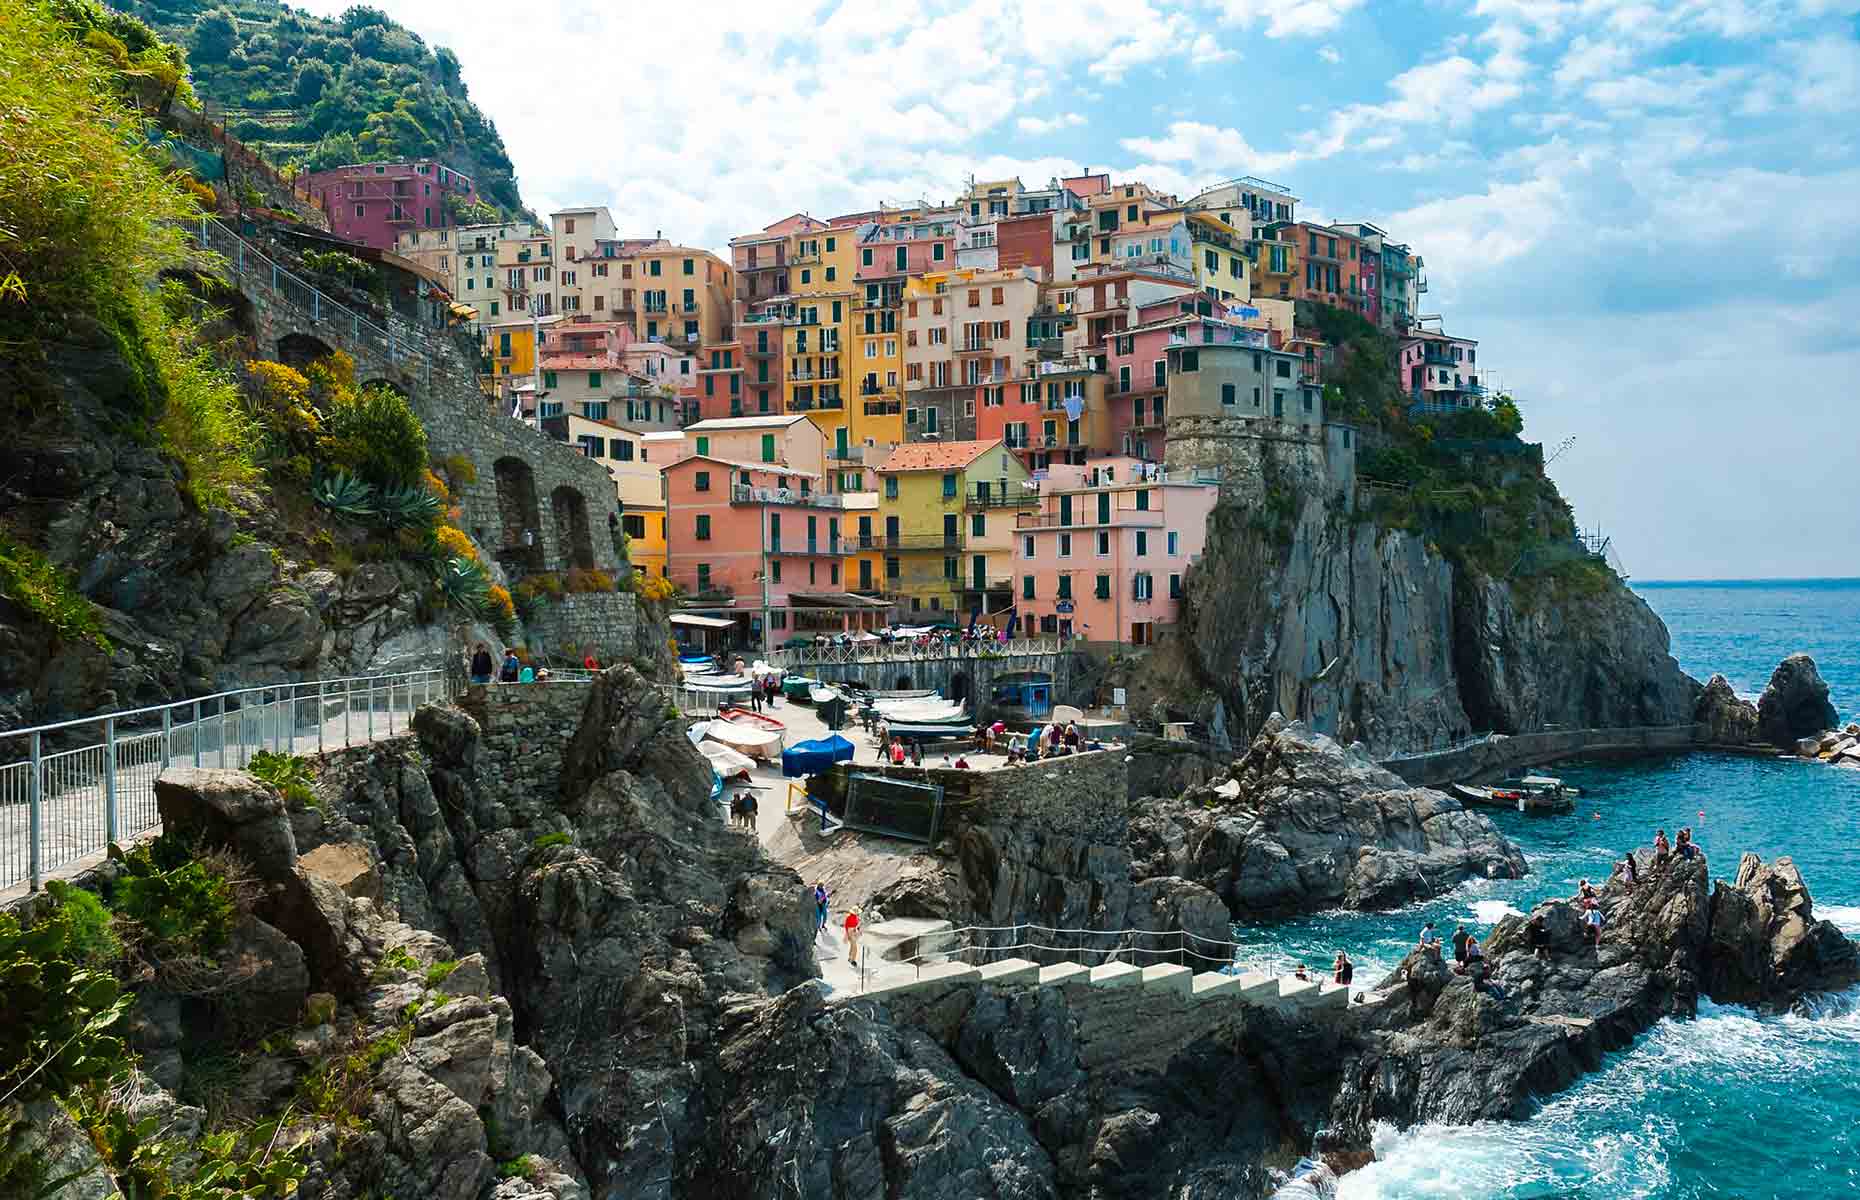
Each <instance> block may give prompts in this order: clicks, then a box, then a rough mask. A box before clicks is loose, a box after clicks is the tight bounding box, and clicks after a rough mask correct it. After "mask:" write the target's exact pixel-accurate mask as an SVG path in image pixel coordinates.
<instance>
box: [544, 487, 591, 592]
mask: <svg viewBox="0 0 1860 1200" xmlns="http://www.w3.org/2000/svg"><path fill="white" fill-rule="evenodd" d="M549 512H550V515H551V516H553V517H554V518H555V547H556V553H557V554H559V555H561V557H562V564H563V566H564V567H579V568H581V569H582V570H584V571H592V570H593V569H594V542H593V540H592V538H590V536H589V534H588V502H587V500H586V498H584V497H583V496H582V494H581V493H580V491H578V490H577V489H575V488H572V487H570V486H569V485H568V484H566V483H565V484H563V485H562V486H560V487H558V488H556V489H555V491H553V492H550V493H549Z"/></svg>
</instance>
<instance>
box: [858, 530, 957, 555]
mask: <svg viewBox="0 0 1860 1200" xmlns="http://www.w3.org/2000/svg"><path fill="white" fill-rule="evenodd" d="M861 540H862V541H863V540H864V539H861ZM871 540H872V542H873V543H874V544H873V545H871V546H870V547H867V548H868V549H873V550H902V551H912V550H937V551H944V550H952V551H953V550H960V549H962V548H963V546H965V545H966V544H967V542H966V540H965V539H964V537H963V535H962V534H960V533H896V534H893V533H888V534H885V535H883V536H881V537H875V538H873V539H871Z"/></svg>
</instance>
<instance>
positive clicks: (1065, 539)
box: [1059, 533, 1072, 558]
mask: <svg viewBox="0 0 1860 1200" xmlns="http://www.w3.org/2000/svg"><path fill="white" fill-rule="evenodd" d="M1059 557H1061V558H1071V557H1072V535H1071V534H1069V533H1062V534H1060V535H1059Z"/></svg>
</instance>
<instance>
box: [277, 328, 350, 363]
mask: <svg viewBox="0 0 1860 1200" xmlns="http://www.w3.org/2000/svg"><path fill="white" fill-rule="evenodd" d="M335 352H336V349H335V347H334V346H331V345H330V344H329V343H328V342H325V341H324V340H322V339H321V338H319V337H316V336H314V335H312V334H308V333H287V334H285V335H284V336H283V337H281V338H279V339H278V361H279V362H281V363H283V364H284V365H285V366H287V367H295V368H297V369H298V370H299V371H301V370H303V369H304V368H305V367H307V366H309V365H310V364H311V363H313V362H316V361H317V360H319V359H324V358H328V357H329V356H330V355H332V354H334V353H335Z"/></svg>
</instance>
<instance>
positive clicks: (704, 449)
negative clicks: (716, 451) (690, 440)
mask: <svg viewBox="0 0 1860 1200" xmlns="http://www.w3.org/2000/svg"><path fill="white" fill-rule="evenodd" d="M697 452H698V453H699V454H709V453H710V439H709V438H707V437H700V438H699V439H698V440H697Z"/></svg>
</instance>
